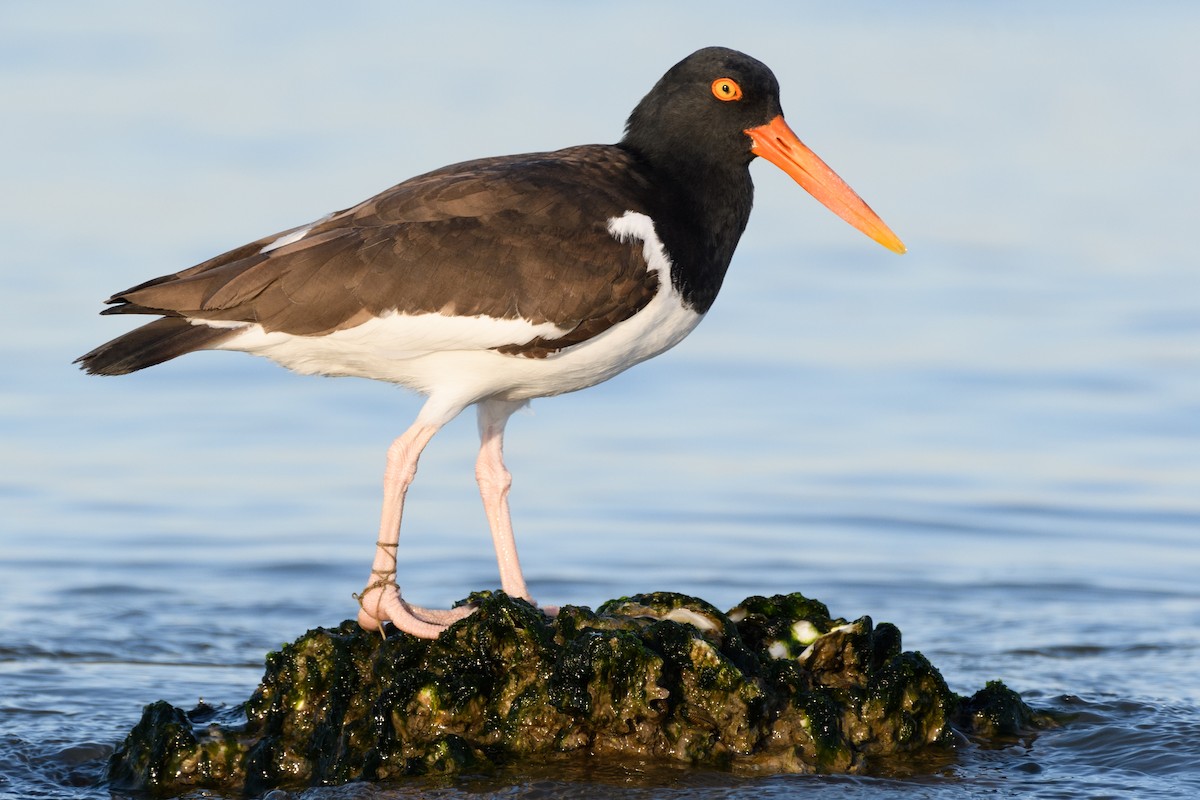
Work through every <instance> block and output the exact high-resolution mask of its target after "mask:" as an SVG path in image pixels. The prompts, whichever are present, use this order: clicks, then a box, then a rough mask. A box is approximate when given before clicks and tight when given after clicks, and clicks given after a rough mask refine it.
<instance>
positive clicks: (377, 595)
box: [358, 422, 473, 639]
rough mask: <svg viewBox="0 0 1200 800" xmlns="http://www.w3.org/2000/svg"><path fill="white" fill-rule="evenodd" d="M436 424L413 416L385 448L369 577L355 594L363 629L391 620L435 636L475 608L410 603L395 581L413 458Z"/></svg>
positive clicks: (408, 629)
mask: <svg viewBox="0 0 1200 800" xmlns="http://www.w3.org/2000/svg"><path fill="white" fill-rule="evenodd" d="M439 428H440V426H439V425H429V424H422V423H420V422H417V423H416V424H414V425H413V426H412V427H411V428H409V429H408V430H407V431H405V432H404V433H403V434H401V435H400V437H399V438H397V439H396V440H395V441H394V442H392V445H391V447H389V448H388V455H387V471H386V472H385V473H384V479H383V484H384V486H383V514H382V517H381V519H380V522H379V540H378V541H377V542H376V549H375V560H374V562H373V563H372V564H371V578H370V582H369V583H368V584H367V587H366V588H365V589H363V592H362V594H361V595H359V597H358V603H359V605H360V606H361V608H360V610H359V612H358V624H359V625H361V626H362V627H363V628H365V629H366V630H380V629H382V627H383V623H384V622H387V621H389V620H390V621H391V622H392V623H393V624H394V625H395V626H396V627H397V628H399V629H400V630H402V631H405V632H407V633H411V634H413V635H414V636H420V637H422V638H425V639H432V638H435V637H436V636H437V635H438V634H439V633H441V632H442V630H443V629H445V627H446V626H447V625H449V624H450V623H451V622H454V621H455V620H458V619H462V618H463V617H465V616H467V615H468V614H470V613H471V611H472V610H473V609H471V608H470V607H463V608H457V609H451V610H449V611H438V610H433V609H425V608H421V607H420V606H413V605H410V604H408V603H407V602H405V600H404V598H402V597H401V596H400V587H399V586H397V585H396V550H397V548H398V546H399V542H400V519H401V517H402V516H403V514H404V496H405V494H406V493H407V492H408V487H409V485H410V484H411V483H412V481H413V478H414V477H416V474H417V460H418V459H419V458H420V457H421V451H422V450H424V449H425V445H427V444H429V440H430V439H432V438H433V435H434V434H435V433H437V431H438V429H439Z"/></svg>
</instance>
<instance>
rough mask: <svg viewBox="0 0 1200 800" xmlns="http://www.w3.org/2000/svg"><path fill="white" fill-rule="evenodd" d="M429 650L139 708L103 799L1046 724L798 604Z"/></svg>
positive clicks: (490, 613) (306, 648) (493, 617)
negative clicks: (223, 702)
mask: <svg viewBox="0 0 1200 800" xmlns="http://www.w3.org/2000/svg"><path fill="white" fill-rule="evenodd" d="M471 599H472V600H473V601H474V602H475V603H476V604H477V610H476V611H475V613H474V614H472V615H471V616H469V617H467V618H466V619H463V620H461V621H459V622H457V623H455V624H454V625H452V626H451V627H450V628H448V629H447V630H446V631H445V632H444V633H443V634H442V635H441V636H440V637H439V638H437V639H435V640H432V641H425V640H421V639H416V638H414V637H411V636H408V635H406V634H400V633H393V634H392V635H390V636H389V637H388V638H386V639H383V638H381V637H380V636H379V635H378V634H371V633H367V632H364V631H362V630H361V629H359V628H358V626H357V625H356V624H354V623H353V622H345V623H343V624H342V625H341V626H339V627H337V628H333V629H325V628H318V629H316V630H312V631H309V632H308V633H306V634H305V635H304V636H301V637H300V638H299V639H297V640H296V641H295V642H293V643H292V644H289V645H287V646H285V647H284V648H283V649H282V650H280V651H279V652H275V653H271V654H270V655H268V657H267V669H266V674H265V676H264V677H263V681H262V683H261V684H260V686H259V687H258V689H257V691H255V693H254V695H253V696H252V697H251V698H250V699H249V700H248V701H247V702H246V703H244V704H243V705H242V706H238V707H236V708H233V709H228V710H226V711H225V712H218V711H216V710H215V709H213V708H212V707H210V706H201V707H199V708H197V709H194V710H193V711H191V712H184V711H182V710H180V709H177V708H174V707H172V706H170V705H169V704H167V703H163V702H158V703H153V704H151V705H149V706H147V707H146V710H145V712H144V714H143V717H142V720H141V721H140V722H139V723H138V725H137V726H136V727H135V728H134V729H133V731H131V732H130V734H129V736H128V737H127V738H126V740H125V742H124V743H123V744H122V746H121V747H120V748H118V750H117V751H116V753H114V755H113V757H112V761H111V763H110V765H109V781H110V783H111V785H112V786H113V787H114V788H118V789H137V790H146V791H151V792H157V793H178V792H180V791H185V790H187V789H191V788H201V787H203V788H212V789H224V790H236V791H242V792H247V793H257V792H262V791H265V790H267V789H270V788H272V787H276V786H305V785H328V784H339V783H345V782H348V781H353V780H386V779H392V778H398V777H401V776H405V775H417V774H431V773H455V772H460V771H463V770H473V771H477V770H480V769H488V768H491V767H499V766H502V765H508V764H518V763H521V762H522V761H523V760H530V759H533V758H539V759H545V758H549V757H554V758H568V759H569V758H572V757H579V758H590V759H611V760H617V759H623V758H629V759H637V760H639V761H640V762H641V763H646V762H654V761H659V762H662V763H674V764H679V763H683V764H695V765H701V766H707V767H717V768H725V769H738V770H746V771H764V772H767V771H769V772H860V771H863V770H864V769H866V768H867V766H868V764H869V763H870V762H871V761H872V760H873V759H876V758H888V759H892V758H895V757H897V756H903V755H904V754H915V753H918V752H920V751H923V750H926V749H929V748H936V747H941V746H945V745H948V744H950V743H951V741H952V740H953V738H954V737H955V730H956V729H957V730H958V731H960V732H962V733H965V734H968V735H971V736H974V737H976V738H980V737H989V736H998V735H1015V734H1016V733H1018V732H1019V731H1021V730H1031V729H1033V728H1036V727H1037V726H1038V725H1039V724H1041V720H1040V718H1039V717H1038V716H1037V715H1036V714H1035V713H1034V712H1032V711H1031V710H1030V709H1029V708H1028V707H1027V706H1025V704H1024V703H1022V702H1021V700H1020V698H1019V697H1018V696H1017V695H1016V694H1015V693H1013V692H1011V691H1010V690H1008V689H1007V688H1005V687H1004V686H1003V684H998V683H993V684H989V685H988V687H987V688H986V689H984V690H981V691H980V692H979V693H978V694H976V695H975V696H974V697H972V698H970V699H969V700H968V699H964V698H960V697H958V696H957V695H955V694H954V693H952V692H951V691H950V690H949V689H948V688H947V686H946V684H945V682H944V681H943V680H942V677H941V675H940V674H939V673H938V671H937V670H936V669H935V668H934V667H933V666H932V665H931V664H930V663H929V662H928V661H927V660H926V659H925V657H924V656H922V655H921V654H920V653H911V652H910V653H905V652H902V651H901V647H900V632H899V630H897V629H896V627H895V626H893V625H890V624H886V623H885V624H881V625H878V626H876V625H873V624H872V622H871V619H870V618H869V617H862V618H861V619H858V620H856V621H854V622H847V621H846V620H843V619H833V618H831V617H830V616H829V612H828V609H826V607H825V606H824V604H822V603H820V602H818V601H815V600H811V599H808V598H806V597H804V596H802V595H800V594H791V595H778V596H775V597H771V598H763V597H751V598H748V599H747V600H745V601H744V602H743V603H741V604H740V605H738V606H737V607H736V608H734V609H732V610H731V611H730V612H729V613H728V614H722V613H721V612H720V611H718V610H717V609H716V608H714V607H713V606H711V605H709V604H708V603H705V602H704V601H703V600H698V599H696V598H692V597H686V596H683V595H678V594H669V593H656V594H647V595H638V596H635V597H628V598H622V599H619V600H613V601H610V602H608V603H605V604H604V605H602V606H600V608H599V609H597V610H596V611H592V610H590V609H587V608H583V607H576V606H567V607H564V608H563V609H562V610H561V611H560V612H559V614H558V615H557V617H556V618H554V619H550V618H548V617H546V616H545V615H543V614H542V613H541V612H540V611H538V610H537V609H535V608H533V607H532V606H530V605H529V604H527V603H525V602H524V601H521V600H513V599H511V598H509V597H508V596H506V595H504V594H503V593H495V594H487V593H485V594H479V595H475V596H473V597H472V598H471Z"/></svg>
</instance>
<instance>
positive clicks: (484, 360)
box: [191, 211, 701, 424]
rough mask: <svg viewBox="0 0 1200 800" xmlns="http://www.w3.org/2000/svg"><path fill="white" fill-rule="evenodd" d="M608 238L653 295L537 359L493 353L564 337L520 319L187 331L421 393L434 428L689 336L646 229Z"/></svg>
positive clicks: (613, 223)
mask: <svg viewBox="0 0 1200 800" xmlns="http://www.w3.org/2000/svg"><path fill="white" fill-rule="evenodd" d="M308 230H309V228H303V229H298V230H297V231H294V232H291V233H288V234H286V235H284V236H281V237H280V238H279V239H277V240H275V241H274V242H272V243H271V244H269V245H268V246H267V247H266V248H264V252H265V251H266V250H270V249H274V248H277V247H283V246H285V245H286V244H290V243H292V242H295V241H298V240H299V239H300V238H303V236H304V234H305V233H307V231H308ZM608 230H609V232H610V233H611V234H612V235H613V237H614V238H616V239H617V240H619V241H621V242H627V243H630V244H635V243H639V242H640V243H641V250H642V255H643V257H644V258H645V260H646V264H647V269H648V270H650V271H653V272H655V273H656V274H657V276H658V281H659V291H658V292H657V293H656V294H655V295H654V297H653V298H652V299H651V300H650V302H649V303H647V304H646V306H645V307H643V308H642V309H641V310H640V311H638V312H637V313H636V314H634V315H633V316H632V317H630V318H629V319H627V320H624V321H622V322H620V323H618V324H617V325H614V326H613V327H611V328H609V329H608V330H606V331H604V332H603V333H601V334H599V335H597V336H595V337H593V338H591V339H588V340H587V341H584V342H581V343H579V344H576V345H573V346H571V347H568V348H565V349H563V350H561V351H559V352H557V353H553V354H551V355H549V356H546V357H545V358H529V357H526V356H521V355H505V354H503V353H499V352H497V351H496V350H495V349H494V348H497V347H501V346H504V345H510V344H524V343H526V342H529V341H531V340H533V339H535V338H538V337H542V338H543V339H554V338H557V337H560V336H563V335H565V334H567V333H569V331H568V330H564V329H561V328H559V327H557V326H556V325H554V324H553V323H549V322H544V323H533V322H531V321H529V320H525V319H519V318H518V319H497V318H493V317H487V316H475V317H455V316H447V315H444V314H439V313H431V314H400V313H395V312H393V313H391V314H388V315H386V316H382V317H377V318H375V319H371V320H368V321H367V322H364V323H363V324H361V325H358V326H355V327H353V328H348V329H345V330H339V331H334V332H332V333H329V334H325V335H321V336H297V335H293V334H288V333H283V332H280V331H272V332H267V331H264V330H263V328H262V326H261V325H257V324H246V323H229V322H226V321H219V320H203V319H193V320H191V321H192V323H193V324H198V325H211V326H213V327H237V326H239V325H242V326H245V330H244V331H243V332H242V333H240V334H238V335H235V336H232V337H230V338H229V339H227V340H226V341H224V342H222V343H221V344H219V345H218V347H219V348H220V349H223V350H241V351H244V352H248V353H254V354H256V355H262V356H266V357H268V358H270V359H272V360H274V361H276V362H278V363H280V364H282V365H283V366H285V367H288V368H289V369H292V370H295V371H296V372H301V373H307V374H322V375H348V376H358V377H363V378H372V379H375V380H383V381H389V382H391V383H397V384H400V385H402V386H406V387H408V388H410V389H414V390H416V391H419V392H422V393H423V394H426V395H428V396H429V398H430V402H429V403H427V404H426V407H425V409H424V410H423V411H422V415H421V416H422V418H425V420H426V421H428V422H431V423H437V424H440V423H442V422H445V421H446V420H448V419H449V418H450V417H453V416H454V415H456V414H457V413H458V412H459V411H461V410H462V409H463V408H465V407H466V406H468V405H470V404H471V403H474V402H476V401H478V400H482V399H484V398H488V397H495V398H498V399H502V400H512V401H521V400H528V399H530V398H534V397H545V396H548V395H555V394H562V393H564V392H572V391H575V390H578V389H583V388H586V387H588V386H592V385H594V384H597V383H600V382H601V381H605V380H607V379H609V378H611V377H613V376H614V375H616V374H618V373H620V372H623V371H624V370H626V369H628V368H629V367H631V366H633V365H634V364H637V363H638V362H641V361H644V360H646V359H647V358H651V357H652V356H655V355H658V354H659V353H661V352H663V351H665V350H667V349H669V348H671V347H673V346H675V345H676V344H678V343H679V342H680V341H681V340H682V339H683V338H684V337H685V336H686V335H687V334H688V333H690V332H691V331H692V329H693V328H695V327H696V325H697V323H699V321H700V319H701V315H700V314H698V313H696V312H695V311H694V310H692V309H690V308H688V307H687V306H686V305H685V304H684V303H683V299H682V298H681V297H680V295H679V293H678V292H677V291H676V290H675V289H674V287H673V286H672V283H671V263H670V260H669V259H668V258H667V254H666V252H665V250H664V248H663V245H662V242H661V240H660V239H659V238H658V235H657V233H656V232H655V230H654V223H653V221H652V220H651V219H650V218H649V217H647V216H646V215H645V214H639V213H635V212H632V211H628V212H626V213H625V214H624V215H623V216H620V217H613V218H612V219H610V220H609V221H608ZM293 237H294V238H293ZM285 239H286V240H288V241H284V240H285Z"/></svg>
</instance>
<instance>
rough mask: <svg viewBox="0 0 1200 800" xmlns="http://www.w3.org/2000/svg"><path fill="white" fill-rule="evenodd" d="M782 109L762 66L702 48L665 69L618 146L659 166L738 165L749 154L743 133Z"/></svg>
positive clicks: (767, 71)
mask: <svg viewBox="0 0 1200 800" xmlns="http://www.w3.org/2000/svg"><path fill="white" fill-rule="evenodd" d="M782 113H783V112H782V110H781V108H780V105H779V81H777V80H776V79H775V75H774V74H773V73H772V72H771V70H770V69H769V68H768V67H767V65H766V64H763V63H762V62H761V61H758V60H756V59H753V58H751V57H750V56H748V55H746V54H745V53H739V52H738V51H737V50H730V49H729V48H727V47H706V48H704V49H703V50H697V51H696V52H695V53H692V54H691V55H690V56H688V57H687V58H685V59H683V60H682V61H680V62H679V63H678V64H676V65H675V66H673V67H671V68H670V69H669V70H667V73H666V74H665V75H663V76H662V78H661V79H659V81H658V83H657V84H655V86H654V88H653V89H651V90H650V93H649V94H647V95H646V96H645V97H644V98H642V101H641V102H640V103H638V105H637V108H635V109H634V110H633V113H632V114H630V115H629V121H628V122H626V124H625V138H624V139H623V140H622V144H623V145H624V146H626V147H628V148H629V149H631V150H634V151H635V152H637V153H639V154H641V155H642V156H643V157H645V158H647V159H648V160H650V161H651V162H652V163H656V164H659V165H667V164H672V165H674V164H678V163H679V162H681V161H682V162H684V163H687V164H691V165H694V166H698V165H700V164H703V165H705V166H710V165H713V164H728V165H731V166H739V167H740V166H744V165H746V164H749V163H750V161H751V159H753V158H754V154H753V153H752V152H751V145H752V142H751V139H750V137H749V136H748V135H747V134H746V133H745V131H746V130H747V129H749V128H754V127H758V126H761V125H765V124H766V123H768V122H770V121H771V120H772V119H774V118H775V117H777V116H779V115H780V114H782ZM689 171H690V170H689Z"/></svg>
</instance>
